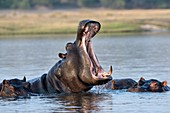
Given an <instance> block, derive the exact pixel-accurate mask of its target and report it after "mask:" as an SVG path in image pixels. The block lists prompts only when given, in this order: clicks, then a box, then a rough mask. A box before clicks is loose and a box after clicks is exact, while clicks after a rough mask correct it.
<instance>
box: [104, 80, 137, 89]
mask: <svg viewBox="0 0 170 113" xmlns="http://www.w3.org/2000/svg"><path fill="white" fill-rule="evenodd" d="M136 84H137V82H136V81H135V80H133V79H131V78H124V79H114V80H111V81H109V82H108V83H107V84H106V85H105V86H104V88H106V89H112V90H121V89H128V88H130V87H134V86H135V85H136Z"/></svg>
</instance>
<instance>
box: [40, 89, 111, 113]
mask: <svg viewBox="0 0 170 113" xmlns="http://www.w3.org/2000/svg"><path fill="white" fill-rule="evenodd" d="M43 98H50V99H51V100H49V101H48V102H50V103H53V104H56V107H55V109H53V111H54V112H83V113H89V112H92V111H101V110H103V111H109V110H110V111H111V110H112V108H111V106H112V101H111V98H112V96H111V95H108V94H107V95H106V94H95V93H90V92H89V93H73V94H60V95H58V96H54V97H49V96H47V97H43ZM108 105H109V106H110V107H109V106H108Z"/></svg>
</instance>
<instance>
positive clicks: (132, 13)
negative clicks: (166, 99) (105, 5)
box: [0, 9, 170, 35]
mask: <svg viewBox="0 0 170 113" xmlns="http://www.w3.org/2000/svg"><path fill="white" fill-rule="evenodd" d="M82 19H94V20H97V21H99V22H101V24H102V29H101V32H102V33H117V32H119V33H120V32H139V31H143V30H152V29H156V30H162V29H170V10H168V9H162V10H109V9H107V10H106V9H81V10H70V11H68V10H50V11H48V12H47V11H46V12H38V11H37V12H35V11H14V10H13V11H0V34H1V35H5V34H56V33H58V34H59V33H60V34H61V33H75V32H76V28H77V25H78V22H79V21H80V20H82ZM144 25H146V26H144ZM142 26H144V27H142ZM148 26H149V28H148ZM145 27H146V28H145Z"/></svg>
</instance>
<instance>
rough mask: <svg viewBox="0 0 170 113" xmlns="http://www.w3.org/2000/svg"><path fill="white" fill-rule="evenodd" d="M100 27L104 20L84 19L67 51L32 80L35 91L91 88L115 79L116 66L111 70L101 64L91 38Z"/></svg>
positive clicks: (32, 87) (71, 90) (60, 91)
mask: <svg viewBox="0 0 170 113" xmlns="http://www.w3.org/2000/svg"><path fill="white" fill-rule="evenodd" d="M99 30H100V23H99V22H96V21H93V20H83V21H81V22H80V23H79V26H78V30H77V38H76V40H75V42H74V43H67V44H66V51H67V53H66V54H60V55H59V56H60V58H62V59H61V60H60V61H59V62H57V63H56V64H55V65H54V66H53V67H52V68H51V69H50V70H49V72H48V74H44V75H43V76H41V77H39V78H37V79H34V80H30V83H31V90H32V91H33V92H34V93H62V92H66V93H70V92H84V91H88V90H90V89H91V88H92V87H93V86H94V85H100V84H105V83H107V82H108V81H110V80H111V79H112V77H111V74H112V67H110V71H109V72H108V73H106V72H104V70H103V68H102V67H101V66H100V64H99V61H98V59H97V56H96V55H95V53H94V51H93V48H92V41H91V39H92V38H93V37H94V36H95V35H96V33H97V32H98V31H99Z"/></svg>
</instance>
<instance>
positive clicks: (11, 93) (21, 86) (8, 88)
mask: <svg viewBox="0 0 170 113" xmlns="http://www.w3.org/2000/svg"><path fill="white" fill-rule="evenodd" d="M30 93H31V90H30V83H29V82H26V78H25V77H24V78H23V80H19V79H10V80H3V82H2V83H1V84H0V96H1V97H18V96H29V95H30Z"/></svg>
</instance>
